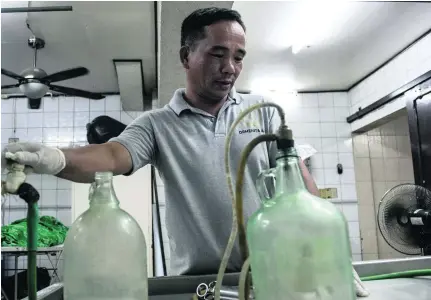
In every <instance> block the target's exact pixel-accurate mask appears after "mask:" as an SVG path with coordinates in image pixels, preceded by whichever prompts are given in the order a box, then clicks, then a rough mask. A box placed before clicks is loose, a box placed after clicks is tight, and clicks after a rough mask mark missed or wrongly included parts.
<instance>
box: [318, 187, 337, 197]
mask: <svg viewBox="0 0 431 300" xmlns="http://www.w3.org/2000/svg"><path fill="white" fill-rule="evenodd" d="M319 193H320V198H323V199H335V198H338V192H337V189H336V188H327V189H319Z"/></svg>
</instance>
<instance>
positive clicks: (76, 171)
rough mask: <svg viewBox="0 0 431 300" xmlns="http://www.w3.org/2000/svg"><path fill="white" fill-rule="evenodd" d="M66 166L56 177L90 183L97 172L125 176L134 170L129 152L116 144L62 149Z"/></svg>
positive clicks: (108, 143) (109, 143)
mask: <svg viewBox="0 0 431 300" xmlns="http://www.w3.org/2000/svg"><path fill="white" fill-rule="evenodd" d="M62 152H63V153H64V156H65V160H66V166H65V168H64V169H63V170H62V171H60V173H58V174H57V175H56V176H58V177H60V178H64V179H67V180H71V181H74V182H82V183H89V182H92V181H93V180H94V173H96V172H113V173H114V175H120V174H125V173H127V172H129V171H130V170H131V169H132V166H133V165H132V159H131V157H130V154H129V151H127V149H126V148H125V147H124V146H123V145H121V144H119V143H116V142H107V143H104V144H100V145H88V146H84V147H80V148H71V149H62Z"/></svg>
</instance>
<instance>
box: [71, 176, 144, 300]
mask: <svg viewBox="0 0 431 300" xmlns="http://www.w3.org/2000/svg"><path fill="white" fill-rule="evenodd" d="M112 178H113V175H112V173H111V172H101V173H96V175H95V182H94V183H93V184H92V185H91V187H90V192H89V200H90V207H89V209H88V210H87V211H85V212H84V213H83V214H82V215H81V216H79V217H78V218H77V219H76V221H75V222H74V223H73V224H72V226H71V228H70V229H69V231H68V233H67V236H66V240H65V243H64V256H65V259H64V296H65V299H66V300H102V299H103V300H147V299H148V279H147V255H146V249H147V248H146V243H145V237H144V234H143V232H142V230H141V228H140V226H139V225H138V223H137V222H136V221H135V220H134V219H133V217H131V216H130V215H129V214H128V213H127V212H125V211H124V210H122V209H121V208H120V206H119V201H118V199H117V196H116V195H115V191H114V188H113V183H112Z"/></svg>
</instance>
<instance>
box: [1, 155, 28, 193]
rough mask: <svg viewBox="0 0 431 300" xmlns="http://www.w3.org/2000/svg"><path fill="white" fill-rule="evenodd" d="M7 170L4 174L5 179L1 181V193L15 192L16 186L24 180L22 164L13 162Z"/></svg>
mask: <svg viewBox="0 0 431 300" xmlns="http://www.w3.org/2000/svg"><path fill="white" fill-rule="evenodd" d="M8 168H9V172H8V173H7V176H6V181H2V190H1V193H2V195H4V194H7V193H9V194H16V192H17V191H18V188H19V187H20V186H21V184H23V182H24V181H25V178H26V176H25V173H24V165H20V164H17V163H13V164H11V165H10V167H8Z"/></svg>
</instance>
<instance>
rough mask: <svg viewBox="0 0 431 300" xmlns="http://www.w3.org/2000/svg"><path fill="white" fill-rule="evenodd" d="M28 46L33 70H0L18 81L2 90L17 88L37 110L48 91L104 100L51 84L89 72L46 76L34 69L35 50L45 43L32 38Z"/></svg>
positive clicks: (81, 71) (58, 73) (93, 94)
mask: <svg viewBox="0 0 431 300" xmlns="http://www.w3.org/2000/svg"><path fill="white" fill-rule="evenodd" d="M28 45H29V46H30V47H31V48H33V49H34V60H33V68H28V69H25V70H24V71H22V72H21V73H20V74H19V75H18V74H16V73H14V72H11V71H8V70H5V69H3V68H2V69H1V73H2V74H3V75H6V76H8V77H11V78H13V79H16V80H18V83H16V84H9V85H2V86H1V88H2V90H3V89H10V88H16V87H19V89H20V90H21V92H22V93H23V94H24V95H25V96H26V97H27V98H28V99H29V106H30V108H32V109H38V108H39V107H40V103H41V98H42V97H43V96H44V95H45V94H46V93H47V92H48V90H51V91H54V92H58V93H62V94H66V95H70V96H78V97H84V98H89V99H95V100H99V99H103V98H105V97H104V96H103V95H102V94H100V93H93V92H89V91H83V90H79V89H75V88H71V87H65V86H59V85H54V84H52V83H53V82H58V81H63V80H67V79H71V78H76V77H80V76H84V75H87V74H88V73H90V71H89V70H88V69H87V68H84V67H76V68H72V69H67V70H63V71H60V72H57V73H54V74H50V75H48V74H47V73H46V72H45V71H44V70H42V69H40V68H37V67H36V59H37V50H38V49H42V48H43V47H45V41H44V40H43V39H40V38H37V37H35V36H32V37H30V38H29V39H28Z"/></svg>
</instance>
